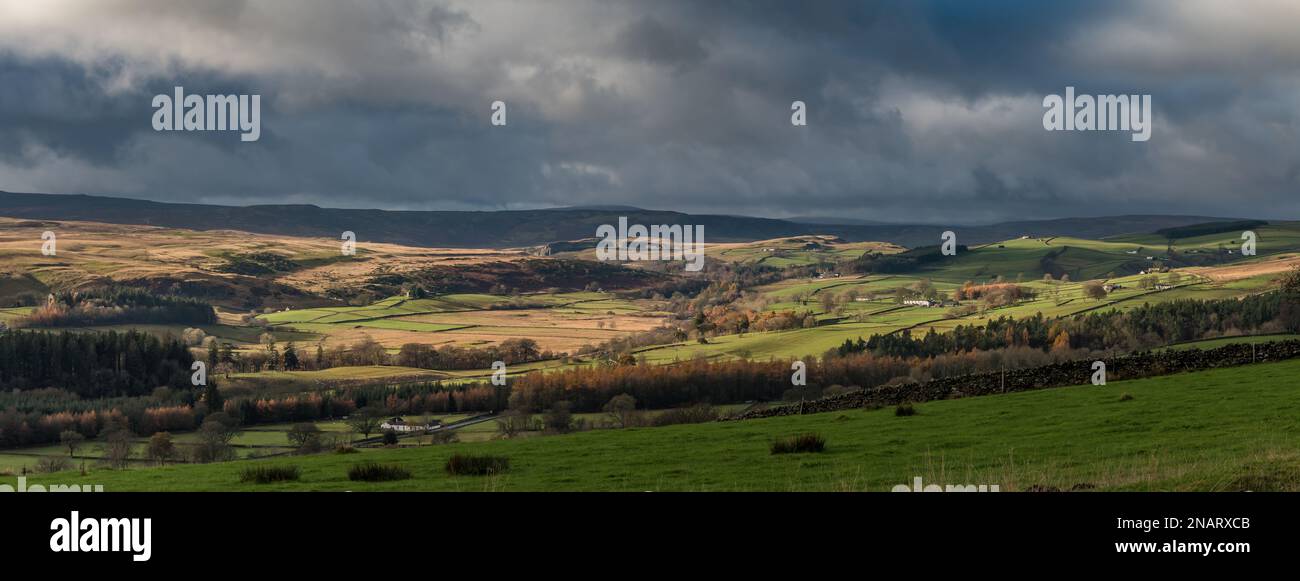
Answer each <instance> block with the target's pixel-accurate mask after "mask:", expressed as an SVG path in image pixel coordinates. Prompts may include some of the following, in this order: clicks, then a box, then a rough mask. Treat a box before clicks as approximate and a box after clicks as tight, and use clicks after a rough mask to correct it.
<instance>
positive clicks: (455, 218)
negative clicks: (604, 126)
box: [0, 191, 1219, 248]
mask: <svg viewBox="0 0 1300 581" xmlns="http://www.w3.org/2000/svg"><path fill="white" fill-rule="evenodd" d="M0 216H8V217H13V218H24V219H29V220H82V221H94V222H107V223H113V224H136V225H149V226H165V227H169V228H186V229H192V230H213V229H223V230H242V231H246V232H254V233H260V234H274V235H281V236H309V237H325V238H329V239H332V240H334V239H338V238H339V236H340V234H341V233H342V232H345V231H352V232H355V233H356V234H357V239H358V241H368V242H383V243H391V244H402V245H407V246H424V247H452V248H509V247H524V246H535V245H541V244H547V243H550V242H557V241H565V240H580V239H583V238H590V237H591V236H593V235H594V234H595V231H596V227H597V226H599V225H601V224H616V223H617V222H618V218H619V217H620V216H626V217H627V218H628V222H629V223H633V224H638V223H639V224H647V225H648V224H701V225H703V226H704V229H705V240H706V241H709V242H751V241H757V240H768V239H773V238H784V237H791V236H802V235H810V234H827V235H832V236H838V237H840V238H843V239H844V240H846V241H849V242H889V243H893V244H898V245H902V246H907V247H915V246H922V245H928V244H936V243H938V239H939V235H940V234H941V233H942V232H943V231H944V230H948V229H954V230H956V231H957V232H958V235H959V241H960V242H961V243H962V244H983V243H989V242H995V241H998V240H1006V239H1010V238H1017V237H1019V236H1022V235H1032V236H1036V237H1042V236H1074V237H1080V238H1092V239H1097V238H1104V237H1108V236H1116V235H1121V234H1133V233H1144V232H1154V231H1155V230H1158V229H1161V228H1172V227H1178V226H1187V225H1191V224H1199V223H1204V222H1211V221H1215V220H1219V219H1218V218H1209V217H1202V216H1154V215H1149V216H1114V217H1105V218H1066V219H1059V220H1045V221H1028V222H1025V221H1018V222H1007V223H1003V224H994V225H988V226H963V227H960V228H957V227H954V226H952V225H948V226H943V225H924V224H918V225H906V224H861V223H850V224H804V223H797V222H793V221H788V220H775V219H770V218H754V217H744V216H722V215H699V214H683V213H680V212H666V211H657V210H640V209H635V208H609V207H599V206H598V207H579V208H558V209H550V210H509V211H483V212H451V211H389V210H352V209H337V208H321V207H318V206H312V205H257V206H244V207H237V206H217V205H208V204H174V203H162V202H151V201H145V200H134V199H127V198H113V197H104V196H89V195H56V194H24V193H8V192H3V191H0Z"/></svg>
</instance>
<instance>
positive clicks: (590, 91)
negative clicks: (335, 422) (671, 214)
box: [0, 0, 1300, 223]
mask: <svg viewBox="0 0 1300 581" xmlns="http://www.w3.org/2000/svg"><path fill="white" fill-rule="evenodd" d="M1297 30H1300V2H1295V1H1293V0H1238V1H1232V2H1225V1H1219V0H1155V1H1141V2H1131V1H1122V2H1106V1H1096V0H1093V1H1088V2H1077V3H1075V2H1043V1H1039V0H1032V1H1029V0H1027V1H1024V2H970V1H965V0H953V1H949V2H922V1H911V0H908V1H899V2H885V1H873V2H864V1H853V2H842V3H841V2H832V1H816V2H798V1H794V0H788V1H751V2H739V1H734V2H733V1H725V0H698V1H694V2H674V1H667V0H644V1H636V2H618V1H608V0H604V1H599V2H596V1H591V2H588V1H580V0H571V1H570V0H546V1H540V0H537V1H531V0H530V1H519V2H510V1H504V0H502V1H496V0H474V1H471V2H457V1H440V0H429V1H415V0H411V1H399V0H394V1H375V0H368V1H365V2H355V1H322V0H243V1H238V0H235V1H229V0H228V1H223V2H200V1H194V2H182V1H175V0H173V1H153V2H146V1H139V0H101V1H95V2H91V1H84V2H70V1H64V0H41V1H39V2H33V1H30V0H0V190H7V191H25V192H50V193H96V194H107V195H121V196H128V197H137V198H148V199H154V200H161V201H179V202H207V203H228V204H264V203H314V204H318V205H322V206H334V207H377V208H389V209H503V208H537V207H552V206H569V205H587V204H626V205H635V206H640V207H647V208H656V209H668V210H679V211H689V212H711V213H729V214H747V215H763V216H773V217H786V216H797V215H818V216H837V217H853V218H860V219H874V220H885V221H920V222H966V223H976V222H988V221H994V220H1003V219H1020V218H1046V217H1062V216H1080V215H1107V214H1126V213H1165V214H1169V213H1178V214H1206V215H1220V216H1251V217H1262V218H1300V147H1298V146H1300V34H1298V33H1297V32H1296V31H1297ZM176 85H181V86H184V87H185V89H186V90H187V91H188V92H192V93H221V94H228V93H251V94H260V95H262V137H261V139H260V140H259V141H256V142H252V143H243V142H241V141H240V140H239V138H238V135H237V134H234V133H220V132H216V133H203V132H155V131H154V130H153V128H152V125H151V117H152V113H153V109H152V107H151V100H152V97H153V95H155V94H158V93H170V92H171V88H172V87H173V86H176ZM1066 85H1072V86H1074V87H1076V88H1077V90H1078V92H1080V93H1089V94H1109V93H1124V94H1150V95H1152V102H1153V106H1154V110H1155V111H1154V116H1155V119H1154V127H1153V131H1152V134H1151V139H1150V141H1147V142H1134V141H1132V140H1131V139H1130V138H1129V134H1128V133H1122V132H1090V133H1082V132H1048V131H1045V130H1044V129H1043V112H1044V108H1043V105H1042V102H1043V98H1044V96H1045V95H1048V94H1059V93H1063V92H1064V88H1065V86H1066ZM494 100H501V101H504V102H505V103H506V104H507V107H508V117H507V119H508V124H507V125H506V126H505V127H492V126H491V125H490V124H489V117H490V114H491V109H490V104H491V103H492V102H493V101H494ZM794 100H802V101H804V102H806V103H807V106H808V125H807V126H806V127H794V126H792V125H791V123H790V114H791V111H790V105H791V102H792V101H794Z"/></svg>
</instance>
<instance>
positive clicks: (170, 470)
mask: <svg viewBox="0 0 1300 581" xmlns="http://www.w3.org/2000/svg"><path fill="white" fill-rule="evenodd" d="M1297 374H1300V361H1288V362H1281V363H1268V364H1258V365H1252V366H1248V367H1236V368H1230V369H1218V370H1211V371H1205V372H1199V373H1192V374H1180V375H1171V376H1164V377H1157V378H1150V379H1143V380H1134V381H1123V382H1112V383H1111V384H1109V385H1107V386H1105V387H1094V386H1079V387H1067V388H1059V389H1048V390H1042V391H1032V392H1024V393H1015V394H1007V395H995V396H986V397H977V398H966V399H956V400H944V401H935V402H929V403H924V404H920V405H918V406H917V414H916V415H914V416H909V417H898V416H895V414H894V411H893V410H892V409H880V410H847V411H841V412H829V413H823V414H812V415H805V416H789V417H778V418H769V419H762V420H748V421H742V422H716V423H707V424H696V425H680V426H670V427H664V428H637V429H627V430H596V431H589V432H582V433H577V434H571V435H564V436H546V437H540V438H523V439H516V440H493V441H486V442H463V443H459V444H450V445H442V446H423V447H417V448H405V449H393V450H373V451H367V452H366V453H365V457H366V458H367V459H369V460H375V461H379V462H389V463H395V464H400V465H402V466H404V467H406V468H407V469H409V470H411V471H412V472H413V473H414V474H415V477H414V478H412V479H410V480H404V481H397V482H386V483H374V484H363V483H357V482H351V481H349V480H348V479H347V476H346V474H345V473H346V471H347V468H348V467H349V466H351V465H352V464H354V463H356V461H357V456H358V455H355V454H353V455H335V454H322V455H315V456H305V457H293V458H289V457H281V458H272V459H264V460H256V462H266V463H272V464H293V465H297V466H300V467H301V468H302V479H301V480H300V481H297V482H286V483H278V484H268V485H256V484H244V483H240V482H239V470H240V469H241V468H243V467H244V466H246V465H247V464H248V462H246V461H243V462H233V463H226V464H209V465H184V466H168V467H163V468H149V469H142V470H125V471H111V470H103V469H93V470H92V471H91V472H90V474H89V475H88V477H89V478H90V479H91V480H93V481H94V482H96V483H102V484H103V485H104V487H105V489H106V490H108V491H130V490H137V491H183V490H446V491H484V490H520V491H556V490H565V491H581V490H592V491H644V490H655V491H760V490H762V491H888V490H890V488H892V487H893V486H894V485H897V484H903V483H910V482H911V480H912V479H913V478H914V477H918V476H919V477H921V478H922V479H923V480H924V481H925V482H927V483H940V484H943V483H946V484H967V483H975V484H997V485H999V486H1000V487H1001V489H1002V490H1003V491H1023V490H1027V489H1030V488H1031V487H1035V488H1054V489H1060V490H1173V491H1179V490H1200V491H1237V490H1254V491H1271V490H1290V491H1294V490H1300V444H1297V442H1298V441H1300V392H1298V391H1296V390H1295V389H1293V387H1294V378H1295V377H1296V375H1297ZM1126 394H1127V396H1128V397H1127V398H1125V397H1121V396H1123V395H1126ZM806 432H815V433H818V434H820V435H822V436H823V437H825V438H826V440H827V444H826V451H825V452H823V453H819V454H786V455H772V454H771V453H770V452H769V450H768V447H769V445H770V443H771V442H772V441H773V440H775V439H777V438H780V437H786V436H790V435H793V434H799V433H806ZM456 452H468V453H486V454H494V455H501V456H506V457H509V458H510V464H511V469H510V471H509V472H508V473H506V474H503V475H498V476H494V477H467V476H449V475H447V474H446V473H445V472H444V471H443V463H444V462H445V461H446V459H447V457H448V456H450V455H451V454H452V453H456ZM85 480H87V477H81V476H79V475H78V474H77V473H76V472H75V471H74V472H69V473H66V474H55V475H48V476H39V477H35V478H33V479H32V481H33V482H36V483H58V482H68V481H85Z"/></svg>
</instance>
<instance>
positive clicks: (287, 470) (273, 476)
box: [239, 465, 301, 484]
mask: <svg viewBox="0 0 1300 581" xmlns="http://www.w3.org/2000/svg"><path fill="white" fill-rule="evenodd" d="M300 475H301V471H300V470H299V469H298V467H297V466H266V465H255V466H248V467H246V468H244V469H243V470H240V471H239V481H240V482H253V483H256V484H269V483H271V482H288V481H293V480H297V479H298V477H299V476H300Z"/></svg>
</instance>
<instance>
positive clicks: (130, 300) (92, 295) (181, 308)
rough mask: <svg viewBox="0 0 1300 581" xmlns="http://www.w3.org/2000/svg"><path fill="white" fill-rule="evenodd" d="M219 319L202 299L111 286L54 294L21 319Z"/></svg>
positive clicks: (32, 323) (44, 323)
mask: <svg viewBox="0 0 1300 581" xmlns="http://www.w3.org/2000/svg"><path fill="white" fill-rule="evenodd" d="M216 322H217V314H216V311H215V310H214V309H213V308H212V305H210V304H207V303H205V302H203V301H200V300H198V299H194V298H189V297H181V296H175V295H158V294H153V293H150V292H148V291H145V290H143V289H137V288H130V287H117V286H114V287H107V288H102V289H92V290H83V291H64V292H59V293H55V294H51V295H50V296H49V298H48V300H47V301H46V303H45V304H44V305H42V306H39V307H37V308H36V309H35V310H34V311H32V313H31V314H30V315H28V316H27V317H25V318H23V319H20V320H19V324H20V325H22V326H27V327H84V326H92V325H119V324H123V323H151V324H197V325H210V324H213V323H216Z"/></svg>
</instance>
